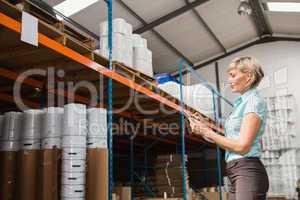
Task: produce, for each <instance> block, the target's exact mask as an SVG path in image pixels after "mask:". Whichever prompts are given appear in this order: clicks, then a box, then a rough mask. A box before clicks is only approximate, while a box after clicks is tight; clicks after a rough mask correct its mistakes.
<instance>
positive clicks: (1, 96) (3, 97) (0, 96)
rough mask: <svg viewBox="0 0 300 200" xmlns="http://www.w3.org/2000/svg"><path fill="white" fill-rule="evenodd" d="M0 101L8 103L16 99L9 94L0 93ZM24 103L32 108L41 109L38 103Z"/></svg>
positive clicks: (27, 101) (25, 101)
mask: <svg viewBox="0 0 300 200" xmlns="http://www.w3.org/2000/svg"><path fill="white" fill-rule="evenodd" d="M0 100H1V101H6V102H14V97H13V96H11V95H9V94H5V93H0ZM23 102H24V103H25V104H26V105H28V106H30V107H31V108H40V104H39V103H36V102H32V101H29V100H23Z"/></svg>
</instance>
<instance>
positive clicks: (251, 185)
mask: <svg viewBox="0 0 300 200" xmlns="http://www.w3.org/2000/svg"><path fill="white" fill-rule="evenodd" d="M226 174H227V176H228V178H229V181H230V183H231V189H230V191H229V200H266V198H267V192H268V189H269V179H268V175H267V172H266V169H265V167H264V165H263V164H262V162H261V161H260V160H259V158H253V157H252V158H241V159H237V160H233V161H230V162H228V163H227V165H226Z"/></svg>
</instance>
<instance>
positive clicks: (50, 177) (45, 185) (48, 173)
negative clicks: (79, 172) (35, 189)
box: [40, 149, 61, 200]
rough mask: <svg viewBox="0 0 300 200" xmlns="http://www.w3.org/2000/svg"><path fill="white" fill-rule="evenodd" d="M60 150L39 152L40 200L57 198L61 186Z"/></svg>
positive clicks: (54, 199) (55, 199) (56, 199)
mask: <svg viewBox="0 0 300 200" xmlns="http://www.w3.org/2000/svg"><path fill="white" fill-rule="evenodd" d="M60 158H61V150H59V149H46V150H42V152H41V166H40V168H41V197H40V199H41V200H58V199H59V194H60V186H61V177H60V174H61V173H60V172H61V159H60Z"/></svg>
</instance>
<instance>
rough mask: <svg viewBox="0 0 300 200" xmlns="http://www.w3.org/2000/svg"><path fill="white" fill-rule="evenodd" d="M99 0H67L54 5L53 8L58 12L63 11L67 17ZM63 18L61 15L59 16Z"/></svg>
mask: <svg viewBox="0 0 300 200" xmlns="http://www.w3.org/2000/svg"><path fill="white" fill-rule="evenodd" d="M97 1H99V0H76V1H75V0H65V1H63V2H62V3H60V4H58V5H56V6H54V7H53V8H54V9H55V10H57V11H58V12H60V13H62V14H63V15H64V16H66V17H70V16H71V15H73V14H75V13H77V12H79V11H81V10H83V9H85V8H87V7H88V6H90V5H92V4H94V3H96V2H97ZM57 17H58V18H59V19H61V18H60V17H59V16H57Z"/></svg>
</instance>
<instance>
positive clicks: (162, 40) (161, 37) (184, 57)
mask: <svg viewBox="0 0 300 200" xmlns="http://www.w3.org/2000/svg"><path fill="white" fill-rule="evenodd" d="M104 1H106V0H104ZM118 2H119V3H120V5H121V6H123V8H125V9H126V10H127V11H128V12H129V13H131V14H132V15H133V16H134V17H135V18H136V19H138V20H139V21H140V22H141V23H142V24H143V25H144V26H147V25H148V23H147V22H146V21H145V20H144V19H143V18H142V17H140V16H139V15H138V14H137V13H136V12H134V11H133V10H132V9H131V8H130V7H129V6H128V5H127V4H125V3H124V2H123V1H122V0H118ZM149 30H151V31H152V32H153V33H154V35H155V36H156V37H157V38H158V39H159V40H160V41H161V42H162V43H164V44H165V45H166V46H167V47H168V48H169V49H170V50H171V51H172V52H174V53H175V54H176V55H177V56H179V57H181V58H183V59H185V60H186V61H187V62H188V63H189V64H190V65H192V66H193V62H192V61H191V60H190V59H189V58H187V57H186V56H185V55H184V54H183V53H182V52H180V51H179V50H178V49H177V48H176V47H174V46H173V45H172V44H171V43H170V42H169V41H167V40H166V39H165V38H164V37H163V36H162V35H161V34H160V33H158V32H157V31H156V30H154V29H149Z"/></svg>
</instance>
